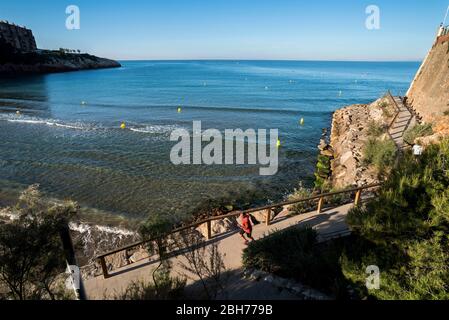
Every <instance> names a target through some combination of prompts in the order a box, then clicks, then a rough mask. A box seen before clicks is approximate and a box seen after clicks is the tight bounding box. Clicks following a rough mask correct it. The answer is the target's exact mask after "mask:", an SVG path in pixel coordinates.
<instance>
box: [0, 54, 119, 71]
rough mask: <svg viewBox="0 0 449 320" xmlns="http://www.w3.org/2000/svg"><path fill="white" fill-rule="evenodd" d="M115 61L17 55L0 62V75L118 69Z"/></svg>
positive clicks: (91, 58)
mask: <svg viewBox="0 0 449 320" xmlns="http://www.w3.org/2000/svg"><path fill="white" fill-rule="evenodd" d="M120 67H121V64H120V63H118V62H117V61H114V60H110V59H106V58H99V57H96V56H93V55H89V54H69V53H61V52H58V51H43V52H40V53H37V52H36V53H30V54H19V55H16V56H15V57H14V58H13V59H4V60H3V61H0V75H18V74H43V73H58V72H69V71H80V70H94V69H105V68H120Z"/></svg>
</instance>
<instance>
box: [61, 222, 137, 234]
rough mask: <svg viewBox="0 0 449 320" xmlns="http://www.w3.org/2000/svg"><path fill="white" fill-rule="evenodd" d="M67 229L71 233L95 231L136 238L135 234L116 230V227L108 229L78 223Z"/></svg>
mask: <svg viewBox="0 0 449 320" xmlns="http://www.w3.org/2000/svg"><path fill="white" fill-rule="evenodd" d="M69 228H70V230H72V231H76V232H79V233H81V234H85V233H91V232H92V229H95V230H97V231H99V232H102V233H107V234H112V235H116V236H124V237H130V236H137V233H136V232H133V231H130V230H126V229H122V228H118V227H108V226H101V225H89V224H86V223H79V222H71V223H70V224H69Z"/></svg>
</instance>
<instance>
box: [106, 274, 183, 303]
mask: <svg viewBox="0 0 449 320" xmlns="http://www.w3.org/2000/svg"><path fill="white" fill-rule="evenodd" d="M158 282H159V284H158V286H157V287H156V286H155V285H154V284H152V283H149V282H145V281H135V282H132V283H131V284H130V285H129V286H128V287H127V288H126V289H125V290H124V291H123V292H121V293H120V294H117V295H115V296H114V299H115V300H179V299H183V298H185V296H184V288H185V286H186V280H185V279H181V278H172V277H170V276H169V275H168V274H167V273H161V275H160V277H159V280H158Z"/></svg>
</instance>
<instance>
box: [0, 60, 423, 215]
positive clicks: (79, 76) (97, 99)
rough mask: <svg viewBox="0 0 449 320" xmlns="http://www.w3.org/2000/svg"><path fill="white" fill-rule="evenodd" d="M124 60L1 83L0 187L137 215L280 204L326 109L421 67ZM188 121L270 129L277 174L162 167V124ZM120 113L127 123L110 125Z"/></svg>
mask: <svg viewBox="0 0 449 320" xmlns="http://www.w3.org/2000/svg"><path fill="white" fill-rule="evenodd" d="M122 64H123V68H120V69H107V70H97V71H81V72H74V73H62V74H51V75H42V76H30V77H20V78H4V79H0V141H1V142H0V181H1V183H0V187H1V188H2V189H6V188H8V187H9V186H13V185H14V186H17V185H23V186H26V185H28V184H32V183H39V184H40V185H41V188H42V189H43V190H44V191H45V192H46V193H47V194H48V195H50V196H52V197H55V198H71V199H74V200H76V201H78V202H79V203H80V204H82V205H84V206H88V207H91V208H96V209H100V210H105V211H108V212H111V213H113V214H117V215H123V216H125V217H132V218H138V219H140V218H143V217H145V216H147V215H148V214H151V212H155V211H156V210H158V211H161V210H162V211H164V210H165V211H169V210H173V209H175V210H179V211H187V210H189V208H191V207H192V206H195V205H199V204H200V203H202V202H203V201H206V200H207V199H217V198H221V197H234V198H238V197H241V196H242V195H245V196H248V197H251V198H252V199H253V200H254V202H256V203H263V202H266V201H276V200H280V199H282V197H284V196H285V195H286V194H288V193H289V192H290V191H291V190H292V189H293V188H294V187H296V186H297V185H298V183H299V182H300V181H303V182H304V183H305V184H310V183H312V180H313V170H314V164H315V159H316V155H317V150H316V146H317V144H318V143H319V139H320V136H321V130H322V128H326V127H329V126H330V120H331V117H332V112H333V111H334V110H336V109H338V108H340V107H343V106H345V105H349V104H354V103H368V102H371V101H373V100H375V99H377V98H378V97H379V96H381V95H382V94H384V93H385V92H386V91H387V90H391V91H392V92H393V93H394V94H404V93H405V91H406V90H407V88H408V86H409V83H410V81H411V80H412V78H413V76H414V74H415V72H416V70H417V69H418V67H419V64H418V63H414V62H407V63H405V62H404V63H392V62H391V63H366V62H299V61H298V62H286V61H284V62H280V61H187V62H186V61H170V62H167V61H165V62H164V61H133V62H130V61H123V62H122ZM83 102H84V103H83ZM180 106H181V107H182V112H181V113H178V112H177V109H178V107H180ZM17 110H20V112H21V114H20V115H17V114H16V111H17ZM300 118H304V119H305V125H304V126H299V125H298V121H299V119H300ZM193 120H201V121H202V126H203V128H204V129H207V128H216V129H219V130H221V131H224V129H236V128H241V129H244V130H245V129H248V128H254V129H259V128H266V129H270V128H276V129H279V133H280V139H281V141H282V147H281V149H280V167H279V172H278V173H277V174H276V175H275V176H271V177H263V176H259V166H252V165H239V166H233V165H231V166H230V165H222V166H204V165H184V166H175V165H173V164H171V162H170V158H169V154H170V150H171V147H172V146H173V145H174V144H175V143H174V142H170V141H169V136H170V132H171V131H172V130H174V129H176V128H186V129H188V130H190V131H191V130H192V121H193ZM122 121H124V122H126V124H127V129H126V130H121V129H120V124H121V122H122ZM0 194H1V193H0Z"/></svg>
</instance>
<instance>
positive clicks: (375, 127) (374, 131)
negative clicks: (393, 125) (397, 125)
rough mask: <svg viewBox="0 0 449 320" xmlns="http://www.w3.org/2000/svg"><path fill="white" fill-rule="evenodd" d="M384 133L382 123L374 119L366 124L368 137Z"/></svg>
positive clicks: (375, 136) (376, 136)
mask: <svg viewBox="0 0 449 320" xmlns="http://www.w3.org/2000/svg"><path fill="white" fill-rule="evenodd" d="M384 133H386V129H385V127H384V126H383V125H382V124H380V123H378V122H376V121H371V122H370V123H369V124H368V135H369V136H370V137H372V138H378V137H380V136H381V135H383V134H384Z"/></svg>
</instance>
